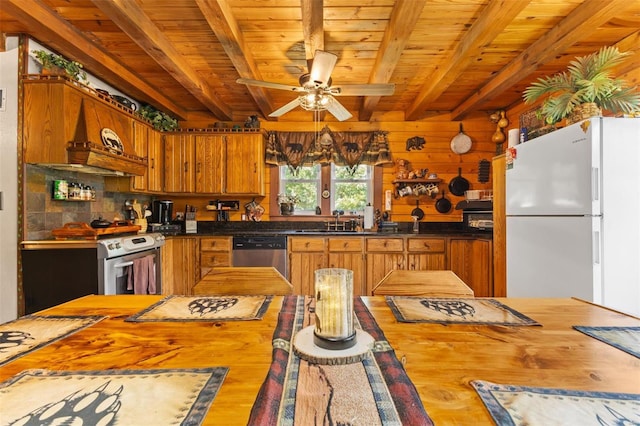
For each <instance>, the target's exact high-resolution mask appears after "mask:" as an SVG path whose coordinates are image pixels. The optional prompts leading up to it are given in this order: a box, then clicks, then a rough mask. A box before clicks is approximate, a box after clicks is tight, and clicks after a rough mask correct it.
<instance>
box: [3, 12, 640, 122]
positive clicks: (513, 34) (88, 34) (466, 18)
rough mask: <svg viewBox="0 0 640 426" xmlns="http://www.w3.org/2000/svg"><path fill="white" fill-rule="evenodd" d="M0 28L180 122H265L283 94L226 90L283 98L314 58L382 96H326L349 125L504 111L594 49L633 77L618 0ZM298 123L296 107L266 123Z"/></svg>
mask: <svg viewBox="0 0 640 426" xmlns="http://www.w3.org/2000/svg"><path fill="white" fill-rule="evenodd" d="M0 20H1V21H0V22H1V27H0V32H2V33H4V34H5V35H7V34H8V35H11V34H17V33H26V34H29V35H31V36H32V37H33V38H35V39H36V40H37V41H39V42H41V43H42V44H44V45H46V46H48V47H50V48H51V49H53V50H56V51H58V52H60V53H62V54H63V55H65V56H67V57H69V58H73V59H75V60H78V61H80V62H81V63H83V64H84V65H85V68H86V69H87V70H88V71H89V72H90V73H91V74H93V75H96V76H97V77H99V78H100V79H102V80H104V81H106V82H108V83H109V84H111V85H113V86H114V87H117V88H118V89H119V90H121V91H123V92H124V93H127V94H128V95H129V96H131V97H132V98H134V99H136V100H138V101H140V102H147V103H150V104H152V105H154V106H156V107H157V108H160V109H163V110H165V111H167V112H170V113H172V114H174V115H175V116H177V117H180V118H181V119H188V118H189V117H198V116H205V117H207V116H210V117H212V118H213V119H217V120H222V121H228V120H238V119H244V118H245V117H246V116H247V115H250V114H258V115H259V116H260V117H261V119H270V118H269V117H268V114H269V113H270V112H272V111H273V110H275V109H277V108H279V107H280V106H282V105H284V104H286V103H287V102H289V101H291V100H292V99H294V97H295V94H294V93H290V92H288V91H284V90H274V89H269V88H261V87H249V86H245V85H241V84H238V83H236V79H238V78H240V77H244V78H251V79H257V80H266V81H271V82H276V83H281V84H286V85H292V86H296V85H297V84H298V78H299V76H300V75H301V74H303V73H305V72H307V69H308V68H307V65H308V61H309V60H311V59H312V58H313V53H314V52H315V50H316V49H320V50H327V51H330V52H333V53H335V54H337V55H338V58H339V59H338V63H337V65H336V67H335V69H334V71H333V73H332V76H331V77H332V80H333V82H334V84H335V85H340V84H360V83H393V84H395V93H394V95H392V96H382V97H373V96H371V97H354V96H342V97H340V98H339V101H340V102H341V103H342V104H343V105H344V106H345V107H346V108H347V109H348V110H349V111H350V112H351V113H352V114H353V116H354V117H353V118H351V119H350V120H352V121H358V120H359V121H378V120H382V119H383V117H385V115H391V114H393V115H394V117H397V116H398V113H400V114H401V115H399V116H400V117H402V118H401V119H404V120H406V121H412V120H420V119H424V118H426V117H429V116H432V115H435V114H450V117H451V119H452V120H460V119H462V118H465V117H468V116H471V115H474V114H486V113H487V112H492V111H495V110H498V109H503V108H508V107H509V106H511V105H514V104H517V103H519V102H520V101H521V93H522V91H523V90H524V88H526V87H527V86H528V85H529V84H530V83H531V82H532V81H534V80H535V79H536V78H538V77H540V76H543V75H548V74H552V73H555V72H558V71H560V70H563V69H564V68H565V67H566V65H567V64H568V62H569V61H570V60H572V59H573V58H574V57H576V56H582V55H586V54H589V53H592V52H594V51H596V50H598V49H599V48H600V47H602V46H605V45H617V46H618V47H619V48H620V50H622V51H631V52H633V56H632V57H630V59H629V60H627V61H626V62H625V64H624V65H623V66H622V67H621V68H620V69H619V70H618V73H619V75H622V76H624V75H631V76H637V75H638V74H639V72H638V69H639V68H640V2H639V1H629V0H584V1H581V0H324V1H323V0H109V1H104V0H2V1H1V2H0ZM635 79H636V78H633V79H632V80H634V81H633V82H634V84H637V83H638V82H637V81H635ZM311 119H312V113H310V112H306V111H303V110H301V109H300V108H296V109H295V110H294V111H292V112H290V113H287V114H285V115H284V116H282V117H281V118H280V120H283V121H310V120H311ZM326 119H327V120H328V121H330V120H332V117H329V115H327V116H326Z"/></svg>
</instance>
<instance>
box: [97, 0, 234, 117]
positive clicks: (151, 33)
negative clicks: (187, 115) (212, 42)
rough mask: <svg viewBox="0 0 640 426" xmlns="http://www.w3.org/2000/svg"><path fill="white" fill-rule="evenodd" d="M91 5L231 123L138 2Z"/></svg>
mask: <svg viewBox="0 0 640 426" xmlns="http://www.w3.org/2000/svg"><path fill="white" fill-rule="evenodd" d="M92 1H93V4H94V5H95V6H96V7H97V8H99V9H100V10H101V11H102V12H103V13H104V14H105V15H107V16H108V17H109V19H111V20H112V21H113V22H115V24H116V25H117V26H118V27H119V28H120V29H121V30H122V31H123V32H125V33H126V34H127V35H128V36H129V37H130V38H131V40H133V41H134V42H135V43H136V44H137V45H138V46H140V47H141V48H142V49H143V50H144V51H145V52H146V53H147V54H148V55H149V56H151V57H152V58H153V59H154V60H155V61H156V62H157V63H158V64H159V65H160V66H161V67H162V68H164V69H165V70H166V71H167V72H168V73H169V74H170V75H171V76H172V77H173V78H174V79H175V80H176V81H178V83H180V84H181V85H182V86H183V87H184V88H185V89H187V90H188V91H189V93H191V94H192V95H193V96H194V97H195V98H196V99H198V101H200V102H201V103H202V104H203V105H204V106H205V107H206V108H207V109H209V110H210V111H211V112H212V113H213V114H214V115H215V116H216V117H217V118H219V119H222V120H231V119H232V113H231V110H230V109H229V107H228V106H227V105H226V104H225V103H224V102H222V101H221V100H220V99H219V98H218V96H217V95H216V94H215V93H214V91H213V90H212V89H211V87H210V86H209V84H208V83H207V81H206V80H204V79H203V78H201V77H200V76H199V75H198V73H197V72H195V71H194V70H193V68H191V67H190V66H189V65H188V64H187V62H186V61H185V60H184V58H183V57H182V55H181V54H180V53H179V52H178V50H177V49H176V48H175V47H174V46H173V44H172V43H171V41H170V40H169V39H167V37H166V36H165V35H164V34H163V33H162V31H161V30H160V29H159V28H158V27H157V26H156V25H155V24H154V23H153V22H152V21H151V19H150V18H149V17H148V16H147V14H146V13H145V12H144V11H143V10H142V8H141V7H140V6H138V3H137V2H133V1H129V0H111V1H103V0H92Z"/></svg>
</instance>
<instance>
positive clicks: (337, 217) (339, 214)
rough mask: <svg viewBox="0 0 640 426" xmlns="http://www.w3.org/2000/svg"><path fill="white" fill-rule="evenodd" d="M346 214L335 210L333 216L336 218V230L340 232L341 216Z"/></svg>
mask: <svg viewBox="0 0 640 426" xmlns="http://www.w3.org/2000/svg"><path fill="white" fill-rule="evenodd" d="M343 214H344V210H334V211H333V215H334V216H335V217H336V225H335V230H336V231H337V230H338V220H339V219H340V216H341V215H343Z"/></svg>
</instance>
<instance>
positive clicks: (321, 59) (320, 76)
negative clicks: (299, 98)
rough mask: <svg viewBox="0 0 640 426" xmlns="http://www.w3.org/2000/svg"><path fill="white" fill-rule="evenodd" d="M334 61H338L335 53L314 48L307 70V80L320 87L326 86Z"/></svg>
mask: <svg viewBox="0 0 640 426" xmlns="http://www.w3.org/2000/svg"><path fill="white" fill-rule="evenodd" d="M336 62H338V56H337V55H335V54H333V53H330V52H325V51H323V50H316V53H315V55H314V57H313V62H312V64H311V69H310V70H309V76H310V78H309V82H310V83H314V84H316V85H318V86H321V87H325V86H327V84H328V83H329V78H331V72H333V68H334V67H335V66H336Z"/></svg>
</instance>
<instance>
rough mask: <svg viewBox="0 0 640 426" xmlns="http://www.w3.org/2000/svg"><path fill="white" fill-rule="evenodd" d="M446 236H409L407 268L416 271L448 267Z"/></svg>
mask: <svg viewBox="0 0 640 426" xmlns="http://www.w3.org/2000/svg"><path fill="white" fill-rule="evenodd" d="M445 247H446V240H445V239H444V238H407V269H410V270H416V271H425V270H444V269H447V268H446V265H447V257H446V252H445Z"/></svg>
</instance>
